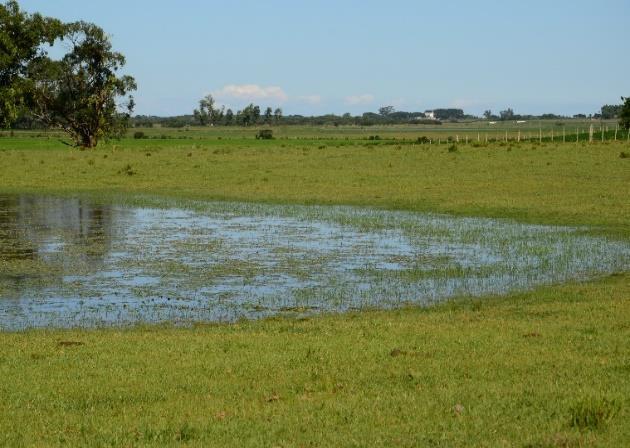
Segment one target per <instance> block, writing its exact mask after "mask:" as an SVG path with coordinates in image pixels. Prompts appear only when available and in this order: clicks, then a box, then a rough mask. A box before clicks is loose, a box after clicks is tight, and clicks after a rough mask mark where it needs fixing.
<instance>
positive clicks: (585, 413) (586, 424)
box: [570, 398, 621, 431]
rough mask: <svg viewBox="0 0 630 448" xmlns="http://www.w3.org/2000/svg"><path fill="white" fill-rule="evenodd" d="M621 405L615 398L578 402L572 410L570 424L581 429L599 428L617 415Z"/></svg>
mask: <svg viewBox="0 0 630 448" xmlns="http://www.w3.org/2000/svg"><path fill="white" fill-rule="evenodd" d="M620 408H621V406H620V405H619V404H618V403H617V402H616V401H614V400H608V399H606V398H604V399H593V398H590V399H587V400H583V401H581V402H579V403H577V404H576V405H575V406H573V407H572V408H571V410H570V412H571V420H570V424H571V426H572V427H574V428H578V429H580V430H582V431H583V430H597V429H601V428H602V427H604V426H605V425H606V424H607V423H608V422H609V421H610V420H612V418H613V417H615V416H616V415H617V414H618V413H619V410H620Z"/></svg>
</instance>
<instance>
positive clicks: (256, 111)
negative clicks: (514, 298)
mask: <svg viewBox="0 0 630 448" xmlns="http://www.w3.org/2000/svg"><path fill="white" fill-rule="evenodd" d="M259 120H260V106H254V107H253V108H252V109H251V123H252V124H257V123H258V121H259Z"/></svg>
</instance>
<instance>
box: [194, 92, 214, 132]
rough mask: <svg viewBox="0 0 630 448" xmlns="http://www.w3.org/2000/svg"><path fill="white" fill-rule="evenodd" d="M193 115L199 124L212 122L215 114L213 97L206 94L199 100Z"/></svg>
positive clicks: (203, 124)
mask: <svg viewBox="0 0 630 448" xmlns="http://www.w3.org/2000/svg"><path fill="white" fill-rule="evenodd" d="M193 116H194V117H195V120H196V121H197V122H198V123H199V124H200V125H201V126H206V125H208V124H209V123H211V122H212V120H213V118H214V117H215V116H216V110H215V108H214V98H213V97H212V95H206V96H205V97H203V98H202V99H200V100H199V109H195V110H194V111H193Z"/></svg>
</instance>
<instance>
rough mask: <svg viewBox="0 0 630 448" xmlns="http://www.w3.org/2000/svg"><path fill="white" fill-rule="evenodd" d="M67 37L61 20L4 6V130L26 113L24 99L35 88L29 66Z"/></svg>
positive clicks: (0, 61)
mask: <svg viewBox="0 0 630 448" xmlns="http://www.w3.org/2000/svg"><path fill="white" fill-rule="evenodd" d="M63 33H64V27H63V25H62V23H61V22H60V21H59V20H56V19H51V18H47V17H43V16H41V15H40V14H32V15H31V14H27V13H25V12H22V11H21V10H20V7H19V5H18V3H17V2H16V1H9V2H7V3H6V4H0V126H8V125H10V124H11V123H13V122H14V121H15V120H16V119H17V118H18V116H19V115H20V114H21V113H23V112H24V107H25V104H24V95H25V94H26V92H27V91H28V90H29V89H31V88H32V81H31V80H30V79H29V78H28V77H27V73H28V67H29V64H30V63H32V62H33V61H34V60H36V59H37V58H42V57H45V56H46V51H45V49H44V45H46V44H47V45H52V44H53V43H54V42H55V41H56V40H57V39H59V38H61V37H62V36H63Z"/></svg>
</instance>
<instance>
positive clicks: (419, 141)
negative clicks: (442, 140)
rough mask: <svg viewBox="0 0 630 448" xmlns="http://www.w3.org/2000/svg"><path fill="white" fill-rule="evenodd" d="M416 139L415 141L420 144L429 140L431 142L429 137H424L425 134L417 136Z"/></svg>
mask: <svg viewBox="0 0 630 448" xmlns="http://www.w3.org/2000/svg"><path fill="white" fill-rule="evenodd" d="M416 141H417V142H418V143H420V144H422V145H425V144H427V143H430V142H431V140H429V137H425V136H422V137H418V140H416Z"/></svg>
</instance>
